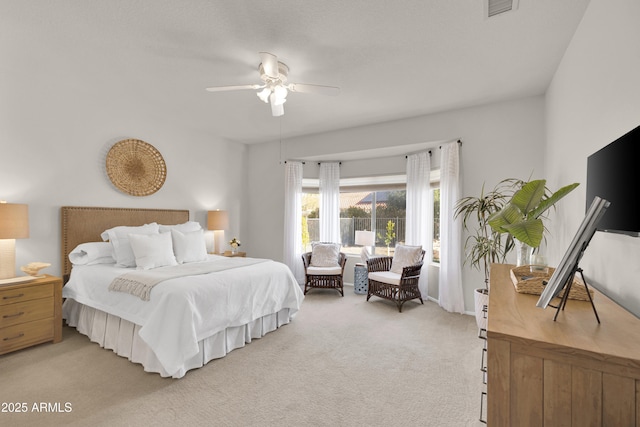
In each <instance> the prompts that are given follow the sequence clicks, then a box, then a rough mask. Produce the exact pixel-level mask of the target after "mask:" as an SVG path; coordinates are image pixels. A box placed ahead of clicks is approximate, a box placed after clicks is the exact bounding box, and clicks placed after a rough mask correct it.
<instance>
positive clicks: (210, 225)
mask: <svg viewBox="0 0 640 427" xmlns="http://www.w3.org/2000/svg"><path fill="white" fill-rule="evenodd" d="M227 228H229V215H228V214H227V211H221V210H219V209H218V210H215V211H209V212H207V229H209V230H213V253H216V254H221V253H222V252H223V251H222V250H221V248H222V242H223V241H224V230H226V229H227Z"/></svg>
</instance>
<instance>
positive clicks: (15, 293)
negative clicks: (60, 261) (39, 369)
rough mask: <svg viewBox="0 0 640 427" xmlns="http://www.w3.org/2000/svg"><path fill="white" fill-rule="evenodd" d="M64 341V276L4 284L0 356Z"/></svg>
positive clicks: (0, 304)
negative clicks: (51, 342) (62, 277)
mask: <svg viewBox="0 0 640 427" xmlns="http://www.w3.org/2000/svg"><path fill="white" fill-rule="evenodd" d="M48 341H53V342H54V343H57V342H60V341H62V279H60V278H59V277H54V276H49V275H44V276H42V277H39V278H36V279H34V280H32V281H29V282H25V283H17V284H8V285H0V355H1V354H5V353H9V352H12V351H16V350H20V349H23V348H26V347H30V346H32V345H36V344H41V343H44V342H48Z"/></svg>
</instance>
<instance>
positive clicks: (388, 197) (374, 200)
mask: <svg viewBox="0 0 640 427" xmlns="http://www.w3.org/2000/svg"><path fill="white" fill-rule="evenodd" d="M406 179H407V178H406V176H405V175H394V176H385V177H363V178H347V179H341V180H340V235H341V240H342V242H341V244H342V252H344V253H347V254H354V255H359V254H360V252H361V250H362V247H361V246H359V245H356V244H355V232H356V231H358V230H370V231H373V232H374V233H375V236H376V239H375V240H376V242H375V254H376V255H387V254H388V255H393V249H394V248H395V246H396V244H397V243H404V241H405V224H406ZM438 181H439V171H437V170H436V171H432V174H431V195H432V197H433V207H434V216H433V218H434V222H433V247H432V251H433V262H436V263H439V262H440V189H439V187H438V186H439V182H438ZM302 186H303V190H302V191H303V194H302V246H303V252H308V251H310V250H311V242H316V241H318V240H319V235H320V227H319V222H320V219H319V211H320V196H319V194H318V187H319V183H318V180H317V179H304V180H303V184H302Z"/></svg>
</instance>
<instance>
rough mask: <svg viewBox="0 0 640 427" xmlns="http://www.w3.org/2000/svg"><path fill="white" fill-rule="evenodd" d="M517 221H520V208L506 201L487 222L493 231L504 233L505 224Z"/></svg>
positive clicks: (505, 230)
mask: <svg viewBox="0 0 640 427" xmlns="http://www.w3.org/2000/svg"><path fill="white" fill-rule="evenodd" d="M518 221H522V212H520V209H519V208H518V207H517V206H516V205H514V204H512V203H508V204H507V205H506V206H505V207H504V208H502V209H501V210H500V211H498V212H496V213H494V214H493V215H491V216H490V217H489V219H488V221H487V222H488V223H489V225H490V226H491V228H492V229H493V230H494V231H497V232H499V233H506V232H507V229H506V227H505V225H509V224H513V223H514V222H518Z"/></svg>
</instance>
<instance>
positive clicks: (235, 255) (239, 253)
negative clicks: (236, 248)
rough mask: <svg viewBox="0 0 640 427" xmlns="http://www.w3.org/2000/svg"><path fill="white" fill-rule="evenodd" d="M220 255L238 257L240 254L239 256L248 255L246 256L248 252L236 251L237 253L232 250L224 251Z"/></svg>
mask: <svg viewBox="0 0 640 427" xmlns="http://www.w3.org/2000/svg"><path fill="white" fill-rule="evenodd" d="M220 255H222V256H228V257H237V256H239V257H246V256H247V253H246V252H236V253H235V254H234V253H231V251H224V253H222V254H220Z"/></svg>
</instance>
